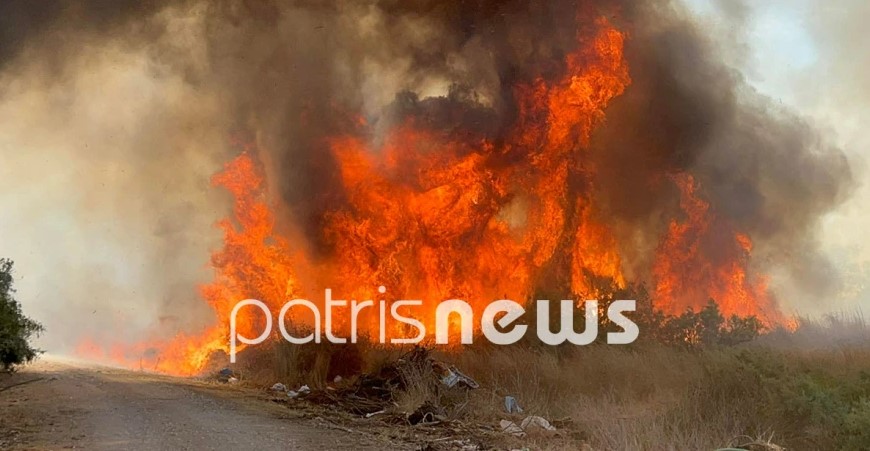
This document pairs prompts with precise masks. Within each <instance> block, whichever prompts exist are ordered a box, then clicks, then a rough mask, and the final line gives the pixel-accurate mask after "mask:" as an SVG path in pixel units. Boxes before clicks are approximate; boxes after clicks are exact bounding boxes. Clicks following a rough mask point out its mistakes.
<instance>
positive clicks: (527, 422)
mask: <svg viewBox="0 0 870 451" xmlns="http://www.w3.org/2000/svg"><path fill="white" fill-rule="evenodd" d="M520 427H521V428H522V429H523V430H524V431H526V432H527V433H529V434H533V433H536V432H542V431H549V432H552V431H555V430H556V428H555V427H554V426H553V425H551V424H550V422H549V421H547V420H545V419H544V418H543V417H539V416H537V415H530V416H527V417H526V418H524V419H523V422H522V423H520Z"/></svg>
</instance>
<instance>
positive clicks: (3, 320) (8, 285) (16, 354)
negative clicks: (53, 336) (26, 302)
mask: <svg viewBox="0 0 870 451" xmlns="http://www.w3.org/2000/svg"><path fill="white" fill-rule="evenodd" d="M14 294H15V290H14V289H13V288H12V260H9V259H5V258H0V366H2V367H3V370H5V371H10V370H12V369H13V367H14V366H15V365H20V364H22V363H27V362H30V361H32V360H33V359H35V358H36V356H37V355H39V353H40V352H41V351H39V350H38V349H34V348H33V347H31V345H30V339H31V338H33V337H35V336H36V335H38V334H39V333H40V332H42V330H43V328H42V325H41V324H39V323H38V322H36V321H34V320H32V319H30V318H28V317H26V316H24V313H22V311H21V305H20V304H18V301H16V300H15V298H14V297H13V295H14Z"/></svg>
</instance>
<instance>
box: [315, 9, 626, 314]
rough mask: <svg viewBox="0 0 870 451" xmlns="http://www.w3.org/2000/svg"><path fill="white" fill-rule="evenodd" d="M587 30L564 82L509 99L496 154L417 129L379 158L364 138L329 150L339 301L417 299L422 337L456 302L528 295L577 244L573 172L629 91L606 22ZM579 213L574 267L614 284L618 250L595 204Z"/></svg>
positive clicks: (380, 151)
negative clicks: (515, 108) (338, 192)
mask: <svg viewBox="0 0 870 451" xmlns="http://www.w3.org/2000/svg"><path fill="white" fill-rule="evenodd" d="M595 27H596V32H595V33H594V35H593V36H592V38H588V39H586V38H584V39H581V40H580V50H579V51H578V52H577V53H574V54H571V55H570V56H569V57H568V60H567V62H566V63H567V64H566V67H567V74H566V75H565V76H564V77H563V78H562V79H561V80H558V81H556V82H548V81H546V80H544V79H538V80H535V81H534V83H533V84H531V85H528V86H519V87H517V88H516V97H517V98H518V102H519V104H520V108H519V114H518V119H517V121H516V125H515V127H514V128H513V129H512V131H511V132H510V134H509V136H508V138H507V139H506V140H504V141H503V142H501V143H499V144H496V143H494V142H492V141H490V140H488V139H486V138H485V137H480V138H479V139H474V140H466V139H463V140H457V139H455V138H454V136H458V137H460V138H465V137H466V136H468V135H473V133H471V132H469V133H458V134H451V135H450V136H446V135H445V134H443V133H437V132H434V131H431V130H427V129H426V128H425V127H424V126H422V125H421V124H420V123H419V122H422V121H415V120H408V121H406V122H404V123H403V124H402V125H401V126H400V127H398V128H396V129H395V130H392V131H390V132H389V133H388V135H387V137H386V139H385V140H384V144H383V146H382V147H380V148H373V147H372V146H371V145H369V144H368V143H367V142H366V141H365V140H364V138H361V137H355V136H345V137H341V138H336V139H333V140H332V143H331V144H332V146H331V147H332V151H333V154H334V155H335V157H336V159H337V161H338V164H339V167H340V171H341V179H342V182H343V187H344V190H345V192H346V193H347V197H348V202H349V205H348V208H346V209H345V210H342V211H338V212H335V213H333V214H330V215H329V216H328V220H327V222H326V226H325V230H326V233H327V234H328V236H329V237H330V239H331V241H332V243H334V245H335V251H336V256H337V261H336V263H335V264H336V265H337V266H338V267H339V271H337V272H335V273H337V274H344V275H349V276H347V277H344V278H341V279H340V280H338V281H337V282H338V287H340V289H341V290H342V291H343V292H344V293H346V295H347V296H349V297H354V298H356V299H360V298H362V299H369V297H368V296H369V295H370V294H371V293H370V291H371V289H372V288H371V287H376V286H378V285H386V286H388V287H390V290H391V291H394V292H397V293H401V294H402V295H403V296H410V297H412V298H417V299H423V300H424V301H425V302H426V306H425V308H424V309H422V311H420V312H419V314H420V315H421V318H420V319H421V320H422V321H423V322H424V324H425V325H426V326H427V328H429V327H431V326H433V325H434V307H435V303H436V302H437V301H439V300H444V299H452V298H460V299H464V300H466V301H468V302H469V303H471V304H472V306H473V307H474V308H475V310H476V311H478V310H480V311H482V309H483V307H484V306H485V303H487V302H490V301H492V300H493V299H500V298H502V297H504V296H506V295H507V296H509V297H511V298H513V299H518V300H526V299H527V298H528V297H529V296H531V295H532V294H533V290H534V288H535V282H536V280H537V278H538V277H539V273H540V270H541V268H542V267H543V266H544V265H546V264H547V263H548V262H549V261H550V260H551V259H552V258H553V255H554V253H555V252H556V250H557V248H559V246H560V243H562V242H563V241H565V240H566V239H567V240H569V241H570V240H571V239H572V237H574V235H575V234H574V232H572V231H571V230H567V227H566V225H567V224H569V219H570V217H571V216H572V215H573V214H575V212H574V211H573V207H572V206H571V205H572V202H573V201H574V200H572V199H569V195H568V186H569V183H568V181H569V176H570V174H571V172H572V170H573V163H574V162H575V161H576V160H577V159H578V158H582V154H583V152H584V150H585V149H586V148H587V147H588V144H589V136H590V133H591V131H592V128H593V127H594V125H595V123H596V122H598V121H600V120H601V119H602V118H603V117H604V113H603V111H604V108H605V107H606V105H607V103H608V101H610V100H611V99H612V98H613V97H614V96H616V95H618V94H620V93H621V92H622V91H623V89H624V88H625V86H626V85H627V84H628V82H629V79H628V69H627V66H626V65H625V61H624V59H623V57H622V43H623V36H622V35H621V34H620V33H619V32H618V31H617V30H615V29H614V28H613V27H612V26H611V25H610V24H608V23H607V22H606V21H604V20H598V21H597V22H595ZM505 160H510V161H511V163H510V164H505ZM577 202H579V204H581V205H584V206H580V207H578V209H579V210H580V211H581V213H580V214H582V215H583V219H582V221H581V223H582V224H583V226H582V227H580V228H578V229H577V232H576V237H575V238H573V239H576V241H577V242H578V245H577V249H576V253H577V254H580V253H582V254H583V255H582V256H580V255H578V256H577V258H576V261H577V262H578V263H582V264H584V267H585V268H586V269H587V270H590V271H592V272H593V273H594V274H596V275H607V276H612V277H616V278H618V279H619V280H621V273H620V271H619V257H618V253H617V252H616V250H615V240H613V239H612V237H611V235H610V233H609V230H608V229H607V227H606V226H604V225H603V224H598V223H594V221H595V218H594V215H592V214H591V210H592V206H591V205H588V203H589V202H591V199H582V200H579V201H577ZM602 237H604V238H606V239H604V240H601V238H602ZM580 283H581V282H579V277H578V282H577V284H578V285H579V284H580ZM338 287H337V288H338Z"/></svg>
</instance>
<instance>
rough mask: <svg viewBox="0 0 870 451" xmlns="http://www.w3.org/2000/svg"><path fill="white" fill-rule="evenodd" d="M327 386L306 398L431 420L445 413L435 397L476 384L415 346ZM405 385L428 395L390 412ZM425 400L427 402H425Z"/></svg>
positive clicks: (411, 419)
mask: <svg viewBox="0 0 870 451" xmlns="http://www.w3.org/2000/svg"><path fill="white" fill-rule="evenodd" d="M345 382H346V383H345V384H341V385H340V386H339V385H337V386H336V387H329V389H327V390H317V391H313V392H311V394H310V395H309V396H308V397H307V398H306V400H308V401H309V402H312V403H315V404H321V405H327V406H333V407H337V408H340V409H341V410H344V411H347V412H350V413H353V414H355V415H360V416H368V415H372V416H373V415H385V414H386V413H390V412H392V413H395V414H399V413H401V414H402V415H399V416H402V418H400V420H401V421H402V422H407V423H410V424H417V423H431V422H433V421H436V422H437V421H439V420H438V418H441V417H446V415H445V409H444V406H443V405H441V403H440V400H439V399H438V398H439V397H440V395H442V394H445V393H447V392H453V391H457V392H462V391H465V390H469V389H475V388H478V387H479V384H478V383H477V382H476V381H475V380H474V379H472V378H471V377H469V376H467V375H465V374H463V373H462V372H461V371H459V370H458V369H457V368H456V367H454V366H449V365H446V364H444V363H442V362H438V361H436V360H435V359H433V358H432V357H431V356H430V353H429V351H428V350H427V349H425V348H421V347H416V348H414V349H413V350H412V351H410V352H408V353H406V354H404V355H403V356H401V357H400V358H398V359H397V360H395V361H394V362H390V363H388V364H386V365H384V366H383V367H382V368H381V369H380V370H379V371H378V372H376V373H374V374H363V375H361V376H359V377H357V378H354V379H350V380H347V381H345ZM409 388H417V389H420V388H423V389H425V390H428V391H431V392H433V393H431V395H432V398H433V399H428V400H422V401H425V402H421V404H420V405H419V406H418V408H417V409H416V410H415V411H413V412H394V410H395V407H396V397H397V396H398V395H399V394H400V393H403V392H407V391H408V390H409ZM427 403H428V405H427ZM382 411H383V412H382Z"/></svg>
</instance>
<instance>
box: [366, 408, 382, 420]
mask: <svg viewBox="0 0 870 451" xmlns="http://www.w3.org/2000/svg"><path fill="white" fill-rule="evenodd" d="M382 413H387V411H386V410H378V411H377V412H372V413H367V414H366V418H371V417H373V416H375V415H380V414H382Z"/></svg>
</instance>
